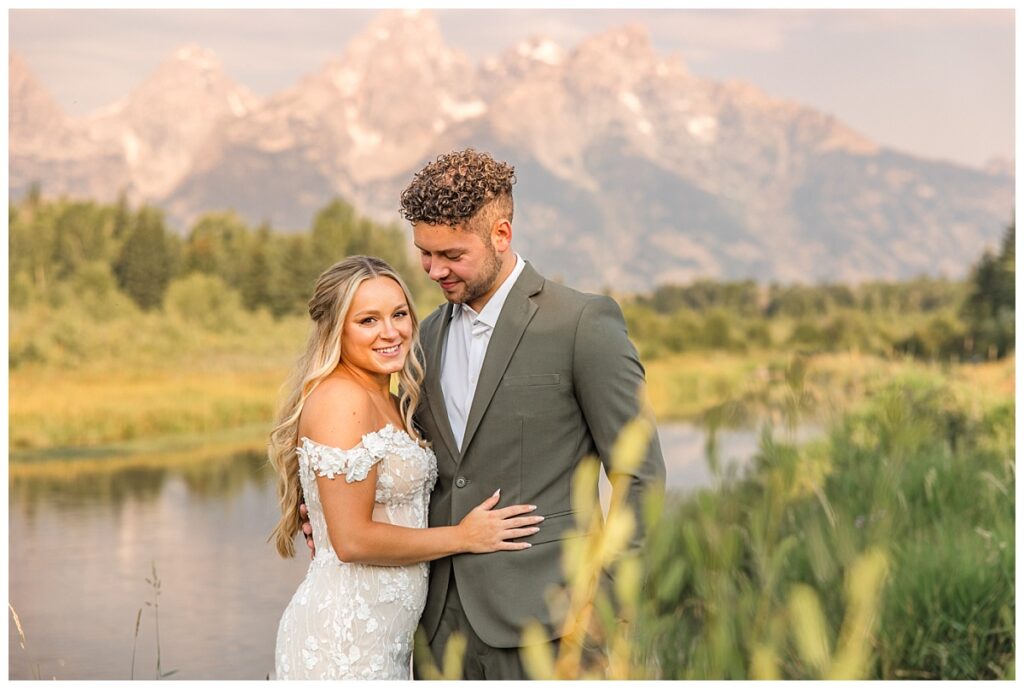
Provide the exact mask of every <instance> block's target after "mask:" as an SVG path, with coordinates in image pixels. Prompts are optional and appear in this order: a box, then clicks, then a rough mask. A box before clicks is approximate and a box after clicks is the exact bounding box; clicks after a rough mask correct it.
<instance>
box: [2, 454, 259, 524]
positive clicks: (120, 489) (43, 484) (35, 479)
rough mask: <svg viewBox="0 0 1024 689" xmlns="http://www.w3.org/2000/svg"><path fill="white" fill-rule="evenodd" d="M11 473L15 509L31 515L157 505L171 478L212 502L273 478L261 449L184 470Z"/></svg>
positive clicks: (148, 467)
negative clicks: (42, 509) (54, 509)
mask: <svg viewBox="0 0 1024 689" xmlns="http://www.w3.org/2000/svg"><path fill="white" fill-rule="evenodd" d="M10 473H11V475H10V480H9V487H10V498H11V503H12V505H14V504H17V505H19V506H23V507H24V508H25V509H26V511H27V512H28V513H31V512H33V511H34V509H35V508H36V507H37V506H39V505H43V506H48V507H49V506H52V505H54V504H59V505H63V506H67V507H81V506H85V505H96V504H103V505H113V506H119V505H121V504H123V503H124V502H125V501H127V500H131V501H134V502H147V501H152V500H155V499H157V497H158V496H159V495H160V494H161V492H162V491H163V490H164V487H165V485H166V483H167V481H168V480H169V479H170V478H171V477H180V478H181V479H182V480H183V481H184V482H185V485H186V486H187V487H188V489H189V493H190V494H193V495H195V496H196V497H199V498H210V499H212V498H216V499H222V498H224V497H228V496H230V495H233V494H235V493H238V492H239V491H240V490H241V489H242V488H243V487H244V486H245V485H247V484H249V483H254V484H256V485H258V486H262V485H264V484H265V483H267V482H268V481H272V480H273V478H274V476H273V473H272V472H271V470H270V468H269V467H268V466H267V458H266V454H264V453H263V452H262V451H260V450H257V449H246V450H241V451H237V452H233V453H230V454H227V455H225V456H222V457H219V458H212V459H209V460H208V461H198V462H190V463H188V464H186V465H184V466H161V465H159V464H156V465H152V464H142V465H132V464H128V465H121V466H114V467H112V468H110V469H106V470H104V469H102V468H101V469H99V470H87V469H86V470H83V469H82V468H80V467H76V466H75V462H74V461H59V460H51V461H49V462H46V463H45V465H44V466H35V467H32V468H31V469H27V468H21V467H18V466H17V465H14V466H12V467H11V472H10Z"/></svg>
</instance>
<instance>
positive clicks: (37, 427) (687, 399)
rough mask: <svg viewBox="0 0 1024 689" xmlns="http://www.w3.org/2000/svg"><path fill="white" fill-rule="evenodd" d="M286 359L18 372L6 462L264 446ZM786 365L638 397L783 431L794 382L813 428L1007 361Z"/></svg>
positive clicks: (732, 359) (700, 368)
mask: <svg viewBox="0 0 1024 689" xmlns="http://www.w3.org/2000/svg"><path fill="white" fill-rule="evenodd" d="M298 344H299V343H297V342H292V343H291V348H296V347H297V346H298ZM292 357H293V355H291V354H284V355H282V354H270V353H268V354H267V355H266V356H257V355H255V354H251V353H250V354H248V355H243V353H240V352H238V351H237V350H235V351H232V350H230V349H226V350H221V351H220V352H214V353H212V354H211V355H210V357H209V358H208V359H206V360H205V361H204V362H203V364H202V366H201V367H199V366H193V365H189V364H188V362H187V360H184V361H182V362H180V363H179V364H177V366H175V365H174V362H173V361H171V362H165V365H164V366H139V365H132V363H131V362H126V363H125V365H124V366H114V365H107V366H101V365H99V364H94V365H92V366H85V367H67V368H63V369H58V368H55V367H43V366H31V365H25V366H20V367H18V368H17V369H16V370H12V371H11V372H10V383H9V391H10V409H9V423H10V426H9V427H10V448H9V449H10V452H11V453H12V455H11V460H12V462H21V461H23V460H28V459H31V458H33V457H39V455H38V452H40V451H44V450H50V451H60V450H68V451H69V452H71V453H72V454H74V452H82V451H84V450H88V449H89V448H101V447H103V446H109V445H118V444H122V443H132V442H136V443H138V442H146V441H150V442H153V443H156V444H160V443H168V442H173V439H174V438H175V437H180V436H190V435H205V434H211V433H212V434H218V433H224V432H232V431H233V430H237V429H247V430H246V432H247V433H249V434H250V435H249V439H250V440H252V441H256V440H259V439H262V438H265V435H266V433H267V431H268V430H269V426H270V423H271V422H272V419H273V414H274V408H275V405H276V404H277V400H278V395H279V394H280V390H281V385H282V383H283V382H284V380H285V377H286V376H287V372H288V367H289V365H290V363H291V360H292ZM794 360H795V357H794V355H793V354H792V353H788V352H779V351H767V352H759V353H750V354H744V355H736V354H718V353H703V354H684V355H677V356H673V357H667V358H662V359H655V360H653V361H650V362H645V363H646V369H647V381H648V387H647V395H648V399H649V401H650V403H651V406H652V408H653V410H654V413H655V415H656V417H657V418H658V420H659V421H665V422H667V421H689V422H698V423H701V422H704V421H705V420H706V417H707V416H708V414H709V412H712V411H715V410H718V412H719V413H718V415H717V417H718V420H717V421H716V423H717V424H718V425H725V426H743V425H746V424H749V423H750V422H752V420H753V419H763V418H767V419H769V420H771V421H774V422H777V423H783V422H784V419H783V418H782V417H783V416H784V413H785V410H786V408H787V404H791V403H792V402H793V400H792V398H791V396H792V394H793V393H792V389H793V388H792V385H793V384H794V383H796V384H799V385H800V389H801V391H802V392H801V394H802V399H801V400H798V401H799V402H800V404H801V405H803V408H802V410H801V411H802V413H804V414H805V415H806V414H807V412H810V415H812V416H818V417H819V418H820V419H821V420H827V419H828V418H832V417H834V416H835V414H836V413H839V412H841V411H842V410H843V409H845V408H847V407H848V406H849V405H851V404H853V403H856V402H858V401H859V400H862V399H865V398H866V397H868V396H869V395H870V394H871V393H872V391H873V390H876V389H877V388H878V387H879V386H881V385H883V384H884V383H885V382H886V381H888V380H891V379H892V378H893V377H895V376H901V375H909V374H912V373H914V372H919V373H921V374H922V375H942V376H945V377H948V378H949V379H950V381H951V384H952V385H954V386H959V387H965V388H969V389H972V390H975V391H978V392H979V393H981V394H983V395H987V396H990V397H993V398H998V397H1011V398H1012V396H1013V394H1014V358H1013V357H1009V358H1007V359H1004V360H1001V361H996V362H991V363H981V364H960V365H949V364H933V363H925V362H920V361H916V360H912V359H895V360H893V359H882V358H880V357H875V356H869V355H861V354H856V353H846V354H822V355H815V356H806V357H799V358H797V359H796V360H797V361H798V364H797V366H794V365H793V363H794ZM794 376H796V377H797V378H798V379H799V380H796V379H794ZM33 453H35V454H33Z"/></svg>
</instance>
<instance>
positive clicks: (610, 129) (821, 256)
mask: <svg viewBox="0 0 1024 689" xmlns="http://www.w3.org/2000/svg"><path fill="white" fill-rule="evenodd" d="M10 103H11V149H10V151H11V161H10V163H11V165H10V169H11V175H10V183H9V186H10V191H11V194H12V198H17V197H18V196H19V194H22V193H24V191H25V190H26V189H27V188H28V187H29V186H30V185H31V184H32V183H33V182H34V181H38V182H39V183H40V184H41V185H42V189H43V192H44V193H47V194H69V195H80V196H87V197H90V198H96V199H101V200H110V199H112V198H114V197H116V195H117V194H118V193H119V192H120V191H122V190H124V191H126V192H127V193H128V195H129V198H131V199H132V200H134V201H136V202H140V201H146V202H149V203H154V204H157V205H160V206H161V207H163V208H164V209H165V210H166V211H167V213H168V216H169V218H170V219H171V220H172V222H173V223H174V224H175V225H176V226H177V227H179V228H180V229H182V230H185V229H186V228H187V227H188V226H189V223H191V222H192V221H194V219H195V218H196V217H198V215H200V214H201V213H203V212H205V211H208V210H215V209H223V208H234V209H236V210H237V211H238V212H239V213H240V214H241V215H242V216H243V217H245V218H246V219H248V220H249V221H250V222H253V223H257V222H262V221H268V222H270V223H271V224H272V225H273V226H274V227H276V228H279V229H285V230H287V229H299V228H305V227H308V226H309V224H310V221H311V219H312V217H313V214H314V213H315V212H316V211H317V210H319V209H320V208H322V207H323V206H324V205H326V204H327V203H328V202H329V201H330V199H331V198H333V197H334V196H337V195H340V196H343V197H345V198H346V199H348V200H350V201H351V202H352V203H353V204H355V205H356V206H357V207H358V208H360V209H361V210H362V211H363V212H365V213H368V214H370V215H372V216H374V217H375V218H378V219H380V220H384V221H387V222H398V221H399V216H398V214H397V206H398V195H399V193H400V191H401V189H402V188H403V187H404V186H405V184H406V183H407V182H408V180H409V178H410V177H411V175H412V173H413V172H415V170H417V169H418V168H419V167H420V166H422V165H423V164H424V163H425V162H426V161H428V160H430V159H432V158H433V157H434V156H436V155H437V154H438V153H441V152H444V151H446V150H451V149H454V148H461V147H465V146H474V147H476V148H479V149H483V150H488V151H491V152H492V153H494V154H495V155H496V156H497V157H500V158H503V159H505V160H508V161H509V162H512V163H513V164H515V165H516V168H517V176H518V179H519V182H518V184H517V186H516V190H515V193H516V217H515V223H514V227H515V231H516V246H517V249H518V250H519V251H520V252H521V253H522V254H523V255H524V256H526V257H527V258H530V259H531V260H532V261H533V262H534V263H535V264H536V265H537V266H538V268H539V269H540V270H542V271H543V272H546V273H547V274H549V275H551V276H557V277H560V278H562V279H565V280H566V281H567V282H569V283H571V284H575V285H579V286H581V287H584V288H588V289H599V288H602V287H610V288H612V289H616V290H639V289H648V288H650V287H652V286H654V285H656V284H660V283H664V282H680V281H686V280H690V279H693V278H695V277H700V276H714V277H722V278H739V277H754V278H757V279H762V280H782V281H794V280H796V281H817V280H826V279H827V280H861V279H868V278H874V277H885V278H898V277H909V276H913V275H916V274H920V273H928V274H945V275H950V276H957V275H962V274H963V273H964V271H965V270H966V268H967V266H968V264H969V262H970V261H971V260H972V259H973V258H974V257H976V256H977V254H978V253H980V251H981V248H982V247H983V246H984V245H986V244H991V243H994V242H995V241H996V240H997V239H998V237H999V235H1000V233H1001V231H1002V228H1003V226H1004V225H1005V224H1006V223H1007V222H1008V221H1009V220H1010V217H1011V214H1012V204H1013V178H1012V177H1011V176H1010V175H1009V174H1008V173H1007V168H1006V166H1005V165H1003V166H993V167H991V168H989V169H988V170H975V169H971V168H967V167H964V166H958V165H954V164H950V163H943V162H937V161H929V160H925V159H921V158H918V157H914V156H910V155H906V154H902V153H899V152H896V151H892V150H889V149H886V148H883V147H880V146H878V145H876V144H875V143H873V142H871V141H870V140H868V139H867V138H866V137H864V136H862V135H860V134H858V133H857V132H855V131H853V130H852V129H850V128H849V127H847V126H845V125H844V124H843V123H841V122H840V121H838V120H837V119H836V118H834V117H832V116H829V115H826V114H823V113H820V112H817V111H815V110H813V109H811V108H808V107H804V106H801V105H799V104H797V103H792V102H788V101H784V100H779V99H775V98H772V97H771V96H769V95H768V94H766V93H764V92H763V91H761V90H760V89H757V88H756V87H753V86H751V85H749V84H745V83H742V82H737V81H731V82H724V83H720V82H714V81H710V80H705V79H701V78H700V77H697V76H695V75H693V74H692V73H690V71H689V70H688V69H687V67H686V65H685V64H684V63H683V61H682V60H681V59H680V58H679V57H678V56H663V55H660V54H658V52H657V51H655V50H654V49H653V47H652V46H651V44H650V41H649V39H648V37H647V35H646V33H645V31H644V30H643V29H642V28H639V27H632V26H626V27H622V28H619V29H614V30H611V31H608V32H605V33H602V34H599V35H595V36H591V37H589V38H587V39H586V40H584V41H582V42H581V43H580V44H579V45H577V46H576V47H575V48H573V49H572V50H564V49H562V48H561V47H560V46H558V45H557V44H556V43H554V42H553V41H550V40H548V39H546V38H544V37H542V36H537V37H533V38H531V39H529V40H527V41H523V42H521V43H519V44H517V45H515V46H512V47H510V48H508V49H506V50H505V51H504V52H502V53H501V54H499V55H497V56H495V57H492V58H489V59H487V60H484V61H483V62H482V63H480V64H479V65H477V64H474V63H473V61H471V60H470V59H469V58H468V57H467V56H465V55H464V54H462V53H460V52H459V51H457V50H454V49H452V48H450V47H449V46H447V45H446V44H445V42H444V40H443V37H442V35H441V32H440V30H439V28H438V25H437V22H436V20H435V18H434V17H433V16H432V15H431V14H430V13H429V12H426V11H419V12H404V11H395V12H383V13H381V14H380V15H378V17H377V18H376V19H375V20H374V21H373V22H371V23H370V25H369V26H367V27H366V29H365V30H364V31H363V32H362V33H361V34H360V35H359V36H357V37H356V38H354V39H353V40H352V41H351V42H350V43H349V45H348V46H347V47H346V48H345V50H344V51H343V52H342V53H341V54H340V55H339V56H338V57H336V58H335V59H332V60H330V61H329V62H328V63H327V64H325V65H324V66H323V67H322V68H321V69H320V70H318V71H316V72H314V73H312V74H309V75H307V76H306V77H305V78H303V79H301V80H300V81H299V82H298V83H296V84H295V85H294V86H292V87H290V88H288V89H286V90H283V91H281V92H279V93H276V94H273V95H271V96H269V97H267V98H264V99H259V98H257V97H255V96H254V95H253V94H252V93H251V92H249V91H248V90H247V89H245V88H244V87H242V86H240V85H239V84H237V83H235V82H234V81H232V80H231V79H230V77H228V76H227V75H226V74H225V73H224V70H223V67H222V65H221V64H220V62H219V60H218V59H217V58H216V56H215V55H213V54H212V53H210V52H209V51H206V50H204V49H202V48H199V47H197V46H187V47H184V48H182V49H180V50H178V51H177V52H176V53H175V54H174V55H173V56H172V57H171V58H170V59H169V60H168V61H167V62H166V63H164V64H163V65H161V66H160V67H159V68H158V69H157V70H156V72H154V73H153V74H152V75H151V76H150V77H149V78H147V79H146V80H145V81H144V82H143V83H142V84H140V85H139V86H138V87H137V88H135V89H134V90H133V91H132V92H131V93H130V94H128V95H127V96H126V97H125V99H123V100H122V101H119V102H118V103H116V104H114V105H112V106H110V107H108V108H106V109H104V111H102V112H100V113H97V114H95V115H93V116H91V117H88V118H83V119H81V120H74V119H72V118H69V117H67V116H66V115H65V114H64V113H63V112H62V111H61V109H60V108H59V106H58V105H57V104H56V103H55V102H54V101H53V99H52V97H50V96H49V95H48V94H47V93H46V91H45V89H44V87H43V86H42V85H41V84H39V82H38V80H36V79H35V78H34V77H33V76H32V75H31V72H30V70H29V68H28V66H27V65H25V64H24V62H23V61H22V60H20V58H18V57H17V56H16V55H13V54H12V56H11V79H10Z"/></svg>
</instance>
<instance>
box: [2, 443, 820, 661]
mask: <svg viewBox="0 0 1024 689" xmlns="http://www.w3.org/2000/svg"><path fill="white" fill-rule="evenodd" d="M817 432H819V431H817V430H816V429H815V428H809V429H801V431H800V433H798V437H807V436H809V435H813V434H815V433H817ZM758 436H759V432H758V431H755V430H724V431H721V432H720V433H719V447H720V456H721V457H722V459H723V461H726V462H730V461H731V462H732V463H733V464H734V465H736V466H742V465H743V464H744V463H746V462H748V461H749V459H750V458H751V457H752V456H753V455H754V453H755V451H756V448H757V442H758ZM659 437H660V439H661V443H662V447H663V450H664V455H665V460H666V465H667V469H668V488H669V489H670V490H673V491H683V492H686V491H692V490H694V489H697V488H701V487H706V486H709V485H711V484H712V482H713V476H712V473H711V471H710V469H709V468H708V465H707V462H706V460H705V453H704V445H705V441H706V437H705V433H704V431H703V430H702V429H701V428H700V427H698V426H694V425H690V424H662V425H661V426H660V427H659ZM65 467H73V460H68V461H66V463H65V464H63V465H55V467H54V469H55V470H54V471H52V472H49V473H47V474H46V475H45V476H34V477H32V478H19V477H17V476H12V477H11V479H10V485H9V488H10V490H9V551H8V552H9V601H10V603H11V605H12V606H13V607H14V610H15V611H16V612H17V614H18V616H19V618H20V621H21V624H22V629H23V631H24V634H25V645H24V648H22V646H21V643H20V638H21V637H20V635H19V633H18V630H17V628H16V625H15V623H14V620H13V617H12V616H11V615H10V614H8V627H9V644H8V659H9V660H8V663H9V678H10V679H33V678H35V677H40V678H42V679H53V678H55V679H61V680H65V679H128V678H129V677H130V676H131V675H132V672H133V670H132V661H133V655H134V677H135V678H136V679H154V678H155V675H156V667H157V648H158V646H159V652H160V668H161V671H162V672H163V673H167V672H171V671H175V672H174V674H172V675H170V678H171V679H264V678H266V677H267V676H268V675H272V674H273V662H274V660H273V647H274V637H275V635H276V633H277V621H278V618H279V617H280V615H281V612H282V611H283V610H284V607H285V605H286V604H287V602H288V600H289V599H290V597H291V595H292V593H293V592H294V590H295V588H296V586H297V585H298V583H299V582H300V581H301V580H302V578H303V576H304V574H305V569H306V564H307V560H306V559H305V554H304V553H300V557H298V558H296V559H294V560H291V561H285V560H282V559H281V558H279V557H278V556H277V555H276V553H275V551H274V549H273V547H272V546H271V545H270V544H268V543H267V542H266V537H267V534H268V533H269V531H270V529H271V528H272V527H273V525H274V524H275V522H276V519H277V498H276V493H275V486H274V476H273V474H272V472H271V471H270V469H269V467H268V466H267V465H266V460H265V457H264V456H263V455H261V454H259V453H256V452H241V453H237V454H235V455H233V456H230V457H226V458H224V459H220V460H214V461H209V462H204V463H200V464H198V465H197V464H196V463H191V464H189V465H188V466H187V467H186V468H161V467H143V468H137V467H136V468H130V469H124V470H120V471H102V472H93V473H88V472H86V473H82V472H72V471H70V469H69V470H68V471H66V472H65V471H63V468H65ZM300 550H301V548H300ZM153 567H155V569H156V575H157V577H158V579H159V584H160V587H159V595H157V591H156V589H155V587H154V584H155V580H154V578H153ZM147 578H148V579H149V580H150V581H149V582H147V581H146V579H147ZM154 604H156V605H154ZM140 609H141V610H142V615H141V623H140V625H139V628H138V634H137V637H136V620H137V619H138V611H139V610H140ZM157 615H159V644H158V642H157ZM133 649H134V650H133Z"/></svg>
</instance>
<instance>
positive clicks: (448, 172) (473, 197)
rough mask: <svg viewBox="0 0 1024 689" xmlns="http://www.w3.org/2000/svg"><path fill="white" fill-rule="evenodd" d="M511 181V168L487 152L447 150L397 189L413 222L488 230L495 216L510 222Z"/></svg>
mask: <svg viewBox="0 0 1024 689" xmlns="http://www.w3.org/2000/svg"><path fill="white" fill-rule="evenodd" d="M515 183H516V172H515V168H513V167H512V166H511V165H509V164H508V163H503V162H499V161H497V160H495V159H494V158H492V157H491V156H490V155H489V154H487V153H482V152H480V151H475V150H473V149H472V148H467V149H466V150H464V151H454V152H452V153H446V154H444V155H441V156H438V157H437V160H435V161H434V162H432V163H428V164H427V165H426V167H424V168H423V169H422V170H420V171H419V172H417V173H416V175H415V176H414V177H413V179H412V182H410V183H409V186H408V187H406V188H405V191H403V192H402V208H401V213H402V216H403V217H405V219H406V220H408V221H409V222H411V223H413V224H416V223H421V222H423V223H427V224H429V225H448V226H449V227H458V226H462V227H463V228H465V229H469V230H472V231H475V232H484V231H489V230H490V226H491V224H492V223H493V222H494V221H495V220H497V219H499V218H505V219H507V220H508V221H509V222H511V221H512V185H513V184H515ZM485 208H486V212H484V213H479V212H480V211H481V210H484V209H485ZM478 213H479V214H480V217H476V216H477V214H478Z"/></svg>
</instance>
